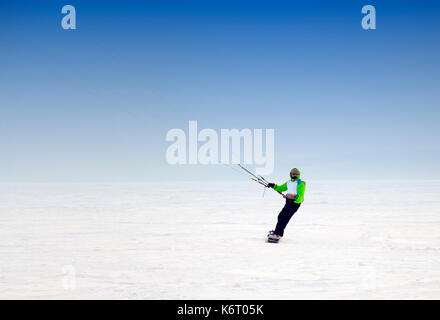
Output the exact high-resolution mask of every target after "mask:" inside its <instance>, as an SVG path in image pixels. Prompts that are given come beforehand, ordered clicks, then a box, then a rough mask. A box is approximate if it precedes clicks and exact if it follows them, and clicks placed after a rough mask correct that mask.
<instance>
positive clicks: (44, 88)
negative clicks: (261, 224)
mask: <svg viewBox="0 0 440 320" xmlns="http://www.w3.org/2000/svg"><path fill="white" fill-rule="evenodd" d="M127 2H128V1H44V2H42V1H2V2H1V4H0V46H1V50H0V63H1V71H0V83H1V93H0V147H1V157H0V181H5V182H10V181H12V182H16V181H20V182H21V181H75V182H81V181H150V180H171V179H175V180H188V179H191V180H199V179H203V178H206V177H207V176H209V177H212V178H213V179H230V178H236V177H235V172H233V171H232V170H227V169H225V167H223V166H212V165H211V166H170V165H168V164H167V163H166V161H165V152H166V149H167V147H168V146H169V143H167V142H166V141H165V135H166V133H167V131H168V130H169V129H171V128H182V129H184V130H187V126H188V121H189V120H197V121H198V124H199V127H200V128H213V129H215V130H220V129H221V128H238V129H242V128H274V129H275V156H276V157H275V172H274V174H273V178H276V179H278V178H281V177H284V176H285V175H286V173H287V172H288V171H289V170H290V168H291V167H294V166H295V167H299V168H301V169H302V171H303V175H304V178H309V179H365V178H370V179H399V178H403V179H406V178H421V179H439V178H440V169H439V166H438V163H439V160H440V148H439V143H438V141H439V139H440V130H439V128H438V123H439V120H440V111H439V107H438V106H439V103H438V101H439V98H440V93H439V92H440V90H439V89H438V88H439V84H440V79H439V71H440V70H439V69H440V68H439V67H440V63H439V59H438V57H439V56H440V50H439V49H440V48H439V31H440V22H438V12H439V7H440V4H439V3H438V2H436V1H367V0H365V1H308V2H304V1H185V0H182V1H165V0H164V1H129V3H127ZM65 4H71V5H74V6H75V8H76V14H77V30H63V29H62V28H61V24H60V22H61V19H62V17H63V15H62V14H61V7H62V6H63V5H65ZM365 4H372V5H374V6H375V7H376V10H377V29H376V30H370V31H365V30H363V29H362V28H361V19H362V14H361V8H362V6H363V5H365ZM229 171H231V172H229ZM271 178H272V177H271Z"/></svg>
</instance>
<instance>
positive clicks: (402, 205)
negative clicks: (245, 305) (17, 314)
mask: <svg viewBox="0 0 440 320" xmlns="http://www.w3.org/2000/svg"><path fill="white" fill-rule="evenodd" d="M439 195H440V182H438V181H415V182H408V181H357V182H353V181H340V182H328V181H327V182H316V181H314V182H313V183H312V182H310V181H309V182H308V184H307V191H306V198H305V202H304V204H303V205H302V207H301V208H300V210H299V211H298V212H297V214H296V215H295V216H294V217H293V218H292V221H291V223H290V224H289V226H288V227H287V229H286V233H285V237H284V239H282V242H280V243H278V244H270V243H266V242H264V238H265V235H266V233H267V231H268V230H270V229H272V228H273V227H274V224H275V221H276V217H277V214H278V212H279V211H280V209H281V208H282V206H283V199H282V198H281V197H280V196H279V195H277V194H276V193H275V192H273V191H272V190H267V191H266V194H265V197H264V198H263V197H262V189H260V188H259V185H257V184H252V182H248V181H246V182H237V183H232V184H225V183H220V184H217V183H212V184H206V183H199V182H192V183H189V182H185V183H179V182H173V183H161V184H157V183H155V184H46V185H41V184H13V185H12V184H3V185H0V235H1V241H0V298H2V299H22V298H31V299H101V298H104V299H308V298H314V299H336V298H338V299H340V298H342V299H385V298H386V299H398V298H403V299H409V298H415V299H422V298H423V299H440V196H439ZM66 270H68V271H66ZM69 270H70V271H69ZM72 279H73V280H72ZM68 280H69V281H70V282H69V281H68ZM71 280H72V281H73V282H72V281H71ZM66 283H67V284H66ZM72 283H73V284H72Z"/></svg>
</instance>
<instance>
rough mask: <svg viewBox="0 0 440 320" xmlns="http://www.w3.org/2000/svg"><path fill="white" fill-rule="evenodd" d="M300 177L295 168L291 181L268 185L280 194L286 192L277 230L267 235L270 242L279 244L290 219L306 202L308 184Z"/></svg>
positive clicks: (291, 172)
mask: <svg viewBox="0 0 440 320" xmlns="http://www.w3.org/2000/svg"><path fill="white" fill-rule="evenodd" d="M300 175H301V173H300V171H299V170H298V169H297V168H293V169H292V170H291V171H290V180H289V181H287V182H286V183H284V184H283V185H280V186H278V185H276V184H275V183H269V184H268V185H267V186H268V187H269V188H273V189H275V190H276V191H279V192H284V191H286V194H285V198H286V204H285V206H284V208H283V210H281V212H280V214H279V215H278V223H277V225H276V227H275V230H272V231H269V234H268V235H267V241H269V242H278V241H279V240H280V239H281V237H282V236H283V235H284V229H285V228H286V226H287V224H288V223H289V220H290V218H292V216H293V215H294V214H295V212H296V211H297V210H298V209H299V207H300V206H301V203H302V202H303V200H304V192H305V190H306V183H305V182H304V181H301V179H300Z"/></svg>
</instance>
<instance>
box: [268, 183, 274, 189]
mask: <svg viewBox="0 0 440 320" xmlns="http://www.w3.org/2000/svg"><path fill="white" fill-rule="evenodd" d="M267 187H268V188H275V183H272V182H270V183H268V184H267Z"/></svg>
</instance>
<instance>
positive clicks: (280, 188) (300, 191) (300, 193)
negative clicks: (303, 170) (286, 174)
mask: <svg viewBox="0 0 440 320" xmlns="http://www.w3.org/2000/svg"><path fill="white" fill-rule="evenodd" d="M297 180H299V178H298V179H291V181H297ZM274 189H275V190H276V191H279V192H284V191H287V182H285V183H284V184H282V185H280V186H279V185H275V187H274ZM296 191H297V194H298V196H297V197H296V199H295V201H294V202H295V203H301V202H303V200H304V192H305V191H306V183H305V181H301V182H300V183H298V188H297V189H296Z"/></svg>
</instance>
